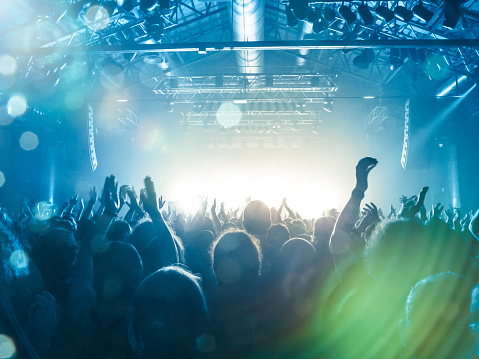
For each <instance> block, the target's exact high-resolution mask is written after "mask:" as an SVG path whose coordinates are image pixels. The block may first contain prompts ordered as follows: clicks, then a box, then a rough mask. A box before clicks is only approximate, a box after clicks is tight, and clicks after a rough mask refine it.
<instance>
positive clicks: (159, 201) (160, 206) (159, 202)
mask: <svg viewBox="0 0 479 359" xmlns="http://www.w3.org/2000/svg"><path fill="white" fill-rule="evenodd" d="M165 203H166V201H163V196H160V198H158V208H159V209H162V208H163V207H164V206H165Z"/></svg>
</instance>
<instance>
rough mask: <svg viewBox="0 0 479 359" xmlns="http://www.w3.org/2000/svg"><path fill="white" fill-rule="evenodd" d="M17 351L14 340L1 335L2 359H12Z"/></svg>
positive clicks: (0, 352)
mask: <svg viewBox="0 0 479 359" xmlns="http://www.w3.org/2000/svg"><path fill="white" fill-rule="evenodd" d="M16 351H17V349H16V347H15V343H14V342H13V340H12V339H11V338H10V337H8V336H6V335H4V334H0V359H12V358H14V357H15V354H16Z"/></svg>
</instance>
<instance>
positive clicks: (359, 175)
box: [356, 157, 378, 192]
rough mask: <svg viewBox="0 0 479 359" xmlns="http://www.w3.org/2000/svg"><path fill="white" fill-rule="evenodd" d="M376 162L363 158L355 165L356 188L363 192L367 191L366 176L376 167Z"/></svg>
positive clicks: (369, 158)
mask: <svg viewBox="0 0 479 359" xmlns="http://www.w3.org/2000/svg"><path fill="white" fill-rule="evenodd" d="M377 164H378V160H377V159H375V158H372V157H364V158H362V159H361V160H359V162H358V164H357V165H356V188H357V189H359V190H361V191H363V192H365V191H366V190H367V189H368V174H369V172H371V170H372V169H373V168H374V167H376V165H377Z"/></svg>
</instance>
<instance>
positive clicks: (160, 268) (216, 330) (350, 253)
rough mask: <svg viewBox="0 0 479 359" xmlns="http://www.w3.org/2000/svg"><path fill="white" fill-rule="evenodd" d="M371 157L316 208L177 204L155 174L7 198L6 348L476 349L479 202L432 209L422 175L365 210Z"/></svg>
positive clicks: (103, 351) (265, 352)
mask: <svg viewBox="0 0 479 359" xmlns="http://www.w3.org/2000/svg"><path fill="white" fill-rule="evenodd" d="M376 165H377V161H376V160H375V159H373V158H369V157H367V158H363V159H361V160H360V161H359V162H358V164H357V166H356V186H355V188H354V189H353V191H352V193H351V197H350V198H349V201H348V202H347V204H346V205H345V207H344V208H343V209H342V211H341V212H340V213H338V212H337V211H335V210H331V211H330V212H329V213H328V215H326V216H323V217H321V218H317V219H315V220H307V219H302V218H301V217H300V216H299V215H298V214H297V213H295V212H294V211H292V210H291V209H290V208H289V207H288V205H287V202H286V200H285V199H284V200H283V202H282V204H281V206H280V207H279V208H277V209H275V208H268V207H267V206H266V205H265V204H264V203H263V202H261V201H258V200H252V201H251V200H250V201H248V202H247V203H246V204H245V206H244V208H240V209H237V210H236V211H233V210H226V209H225V207H224V205H223V204H221V206H220V208H219V210H218V208H217V207H216V200H215V201H214V203H213V205H212V206H211V208H208V206H207V202H206V200H205V201H203V202H202V203H201V206H200V208H199V210H198V212H197V213H196V214H194V215H193V214H192V215H190V214H187V213H181V212H179V211H177V210H175V209H174V208H166V207H168V206H165V202H164V201H163V199H162V197H159V198H158V196H157V194H156V193H155V188H154V184H153V182H152V181H151V179H150V178H149V177H146V178H145V181H144V184H145V186H144V189H142V190H141V192H140V194H139V198H138V197H137V195H136V194H135V192H134V191H133V190H132V189H131V188H129V187H128V186H121V187H120V188H118V183H116V181H115V178H114V176H110V177H107V178H106V180H105V183H104V188H103V191H102V192H101V193H100V194H99V196H98V195H97V193H96V190H95V188H92V190H91V192H90V199H89V200H88V202H86V203H85V206H84V205H83V202H82V201H80V200H79V199H78V198H77V197H73V198H71V199H70V200H69V201H67V202H66V203H65V204H64V206H63V208H61V209H59V210H57V211H52V210H51V208H50V207H49V206H48V205H46V204H41V203H32V202H31V201H25V206H24V209H23V211H22V213H21V214H20V215H18V216H15V217H16V218H15V219H12V218H11V217H13V216H10V215H9V214H8V213H7V211H6V210H4V209H2V210H1V212H0V261H1V264H0V265H1V269H0V300H1V301H0V358H27V357H32V358H73V359H75V358H111V359H113V358H118V359H123V358H475V357H476V356H477V354H476V353H477V351H478V343H479V341H478V340H477V336H476V333H477V329H476V324H475V323H476V322H477V321H478V319H477V318H475V316H476V315H477V313H478V311H479V304H478V302H479V300H478V299H479V286H478V287H476V285H477V284H478V283H479V276H478V260H477V256H478V255H479V242H478V238H479V220H478V218H477V217H478V216H479V211H478V212H477V213H476V214H472V213H468V214H467V215H465V216H463V217H461V215H460V214H459V212H458V211H457V210H447V211H444V209H443V207H441V205H440V204H438V205H436V206H435V207H434V209H433V210H432V211H431V212H430V213H427V212H426V210H425V208H424V205H423V203H424V199H425V196H426V195H427V191H428V188H427V187H424V188H422V189H421V191H420V192H419V194H418V195H415V196H412V197H402V198H401V208H400V209H399V210H398V213H396V212H395V210H394V208H393V207H392V206H391V211H390V213H389V214H388V215H387V216H385V215H383V214H382V212H381V211H380V210H379V209H378V208H377V207H376V206H375V205H374V204H373V203H369V204H365V205H364V207H363V208H361V201H362V199H363V198H364V193H365V191H366V190H367V187H368V175H369V172H370V171H371V170H372V169H373V168H374V167H375V166H376ZM98 197H100V198H98ZM97 203H99V204H97ZM123 206H126V207H127V213H126V214H125V215H124V216H123V217H122V218H119V217H118V213H119V212H120V210H121V208H122V207H123ZM49 211H50V212H51V213H48V212H49ZM123 212H125V211H123Z"/></svg>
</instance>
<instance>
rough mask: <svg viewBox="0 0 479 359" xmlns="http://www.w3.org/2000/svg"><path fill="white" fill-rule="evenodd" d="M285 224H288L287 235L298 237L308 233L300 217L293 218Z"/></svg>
mask: <svg viewBox="0 0 479 359" xmlns="http://www.w3.org/2000/svg"><path fill="white" fill-rule="evenodd" d="M286 225H287V226H288V229H289V235H290V236H291V238H294V237H299V236H300V235H302V234H308V230H307V229H306V224H305V223H304V222H303V221H302V220H301V219H293V220H292V221H291V222H289V223H287V224H286Z"/></svg>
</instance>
